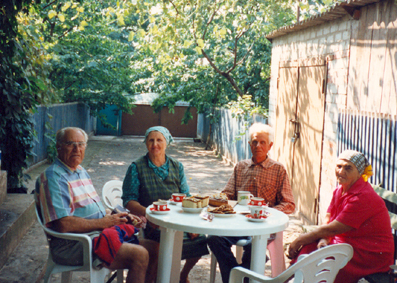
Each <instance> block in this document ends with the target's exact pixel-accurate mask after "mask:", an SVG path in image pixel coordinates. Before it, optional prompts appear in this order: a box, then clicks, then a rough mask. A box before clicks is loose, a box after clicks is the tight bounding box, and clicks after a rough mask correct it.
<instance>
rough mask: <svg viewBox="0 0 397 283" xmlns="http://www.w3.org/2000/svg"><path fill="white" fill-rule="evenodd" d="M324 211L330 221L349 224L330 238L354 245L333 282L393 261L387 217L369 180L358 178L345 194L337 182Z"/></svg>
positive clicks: (377, 269)
mask: <svg viewBox="0 0 397 283" xmlns="http://www.w3.org/2000/svg"><path fill="white" fill-rule="evenodd" d="M327 212H328V213H330V222H331V221H333V220H337V221H339V222H341V223H343V224H345V225H348V226H350V227H353V229H352V230H350V231H348V232H346V233H344V234H339V235H336V236H335V237H334V238H333V240H332V241H331V243H332V244H337V243H347V244H350V245H351V246H352V247H353V249H354V255H353V258H352V259H351V260H350V261H349V263H348V264H347V265H346V266H345V267H344V268H343V269H342V270H341V271H340V272H339V274H338V277H337V278H336V280H335V282H346V283H347V282H357V280H359V279H360V278H362V277H364V276H366V275H368V274H372V273H377V272H387V271H388V270H389V266H390V265H391V264H393V262H394V240H393V235H392V233H391V224H390V217H389V214H388V211H387V208H386V205H385V203H384V201H383V199H382V198H381V197H380V196H378V195H377V193H376V192H375V191H374V189H373V188H372V186H371V185H370V184H369V183H367V182H365V181H364V180H363V179H362V178H360V179H359V180H358V181H357V182H355V183H354V184H353V185H352V187H351V188H350V189H349V190H348V191H347V192H346V193H345V194H342V186H338V187H337V188H336V189H335V191H334V194H333V198H332V200H331V204H330V206H329V207H328V210H327ZM350 280H351V281H350Z"/></svg>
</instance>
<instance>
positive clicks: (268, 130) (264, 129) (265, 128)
mask: <svg viewBox="0 0 397 283" xmlns="http://www.w3.org/2000/svg"><path fill="white" fill-rule="evenodd" d="M256 133H265V134H268V136H269V142H273V139H274V132H273V128H272V127H270V126H269V125H266V124H263V123H253V124H252V125H251V127H250V128H249V135H250V139H249V140H250V141H251V140H252V135H253V134H256Z"/></svg>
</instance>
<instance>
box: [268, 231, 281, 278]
mask: <svg viewBox="0 0 397 283" xmlns="http://www.w3.org/2000/svg"><path fill="white" fill-rule="evenodd" d="M267 248H268V250H269V253H270V261H271V266H272V277H276V276H278V275H280V274H281V273H282V272H283V271H284V270H285V258H284V247H283V232H282V231H281V232H278V233H277V234H276V238H275V239H274V241H273V242H271V243H270V244H269V245H268V246H267Z"/></svg>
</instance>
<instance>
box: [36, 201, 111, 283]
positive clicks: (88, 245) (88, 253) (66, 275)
mask: <svg viewBox="0 0 397 283" xmlns="http://www.w3.org/2000/svg"><path fill="white" fill-rule="evenodd" d="M36 216H37V221H38V222H39V224H40V226H41V227H42V228H43V230H44V233H45V234H46V237H47V241H50V239H49V236H52V237H56V238H62V239H67V240H75V241H79V242H82V243H83V249H84V252H83V256H84V259H83V265H82V266H69V265H61V264H57V263H55V262H54V261H53V259H52V255H51V252H49V253H48V259H47V266H46V272H45V275H44V283H47V282H49V280H50V277H51V274H54V273H62V279H61V281H62V283H66V282H71V279H72V271H89V272H90V282H91V283H98V282H105V278H106V276H107V275H108V274H109V273H110V270H109V269H107V268H101V269H94V268H93V266H92V240H91V238H90V237H89V236H87V235H86V234H75V233H59V232H55V231H53V230H51V229H49V228H47V227H46V226H45V225H44V224H43V222H42V220H41V217H40V214H39V212H38V210H37V206H36Z"/></svg>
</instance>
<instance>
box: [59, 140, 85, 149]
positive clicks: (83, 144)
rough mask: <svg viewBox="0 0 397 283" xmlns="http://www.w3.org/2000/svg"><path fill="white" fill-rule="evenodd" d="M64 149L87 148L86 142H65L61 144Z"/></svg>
mask: <svg viewBox="0 0 397 283" xmlns="http://www.w3.org/2000/svg"><path fill="white" fill-rule="evenodd" d="M63 144H64V145H66V147H75V146H77V147H78V148H85V147H86V146H87V143H86V142H74V141H67V142H63Z"/></svg>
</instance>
